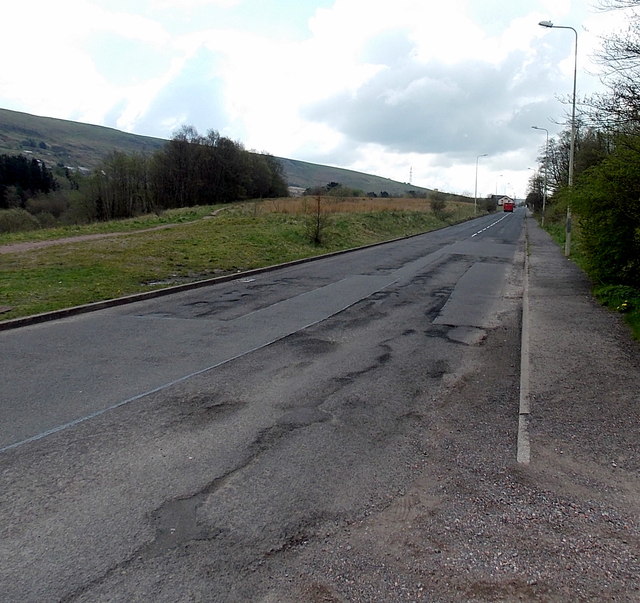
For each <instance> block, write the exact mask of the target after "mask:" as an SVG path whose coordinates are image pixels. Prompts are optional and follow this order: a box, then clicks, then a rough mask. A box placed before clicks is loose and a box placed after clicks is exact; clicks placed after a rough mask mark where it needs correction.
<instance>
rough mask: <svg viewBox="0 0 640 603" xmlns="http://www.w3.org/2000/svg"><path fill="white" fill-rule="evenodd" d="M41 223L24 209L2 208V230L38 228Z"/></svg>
mask: <svg viewBox="0 0 640 603" xmlns="http://www.w3.org/2000/svg"><path fill="white" fill-rule="evenodd" d="M38 228H40V223H39V222H38V220H37V219H36V217H35V216H32V215H31V214H30V213H29V212H28V211H26V210H24V209H19V208H14V209H2V210H0V232H21V231H25V230H37V229H38Z"/></svg>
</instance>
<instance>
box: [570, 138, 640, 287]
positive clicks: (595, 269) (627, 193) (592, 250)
mask: <svg viewBox="0 0 640 603" xmlns="http://www.w3.org/2000/svg"><path fill="white" fill-rule="evenodd" d="M634 142H635V143H636V144H637V143H638V141H634ZM570 201H571V203H572V204H573V206H574V207H575V208H576V211H577V213H578V215H579V219H580V225H581V227H582V236H583V246H584V249H585V253H586V255H587V260H588V263H589V269H590V273H591V274H592V276H593V277H594V278H595V279H597V280H598V281H600V282H601V283H605V284H609V283H618V284H624V285H629V286H632V287H636V288H640V154H639V153H637V152H636V151H635V149H633V147H632V146H630V145H629V144H625V141H624V140H620V141H619V142H618V144H617V146H616V148H615V150H614V151H613V152H612V153H611V154H610V155H609V156H608V157H607V158H606V159H604V160H603V161H602V162H601V163H600V164H598V165H597V166H595V167H593V168H591V169H589V170H588V171H587V172H586V173H585V174H583V175H582V177H581V178H580V180H579V181H578V183H577V185H576V187H575V189H574V190H573V191H571V197H570Z"/></svg>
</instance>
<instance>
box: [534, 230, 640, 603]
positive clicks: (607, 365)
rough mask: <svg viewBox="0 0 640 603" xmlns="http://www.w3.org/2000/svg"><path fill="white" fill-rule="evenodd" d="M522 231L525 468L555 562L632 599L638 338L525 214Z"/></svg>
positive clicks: (636, 547)
mask: <svg viewBox="0 0 640 603" xmlns="http://www.w3.org/2000/svg"><path fill="white" fill-rule="evenodd" d="M527 239H528V253H529V256H528V275H527V276H528V317H527V316H526V305H527V304H526V302H525V321H526V322H528V327H529V332H528V342H527V343H528V347H529V367H528V368H529V382H528V385H529V388H530V390H529V396H528V402H529V406H530V414H529V421H528V433H529V438H530V464H529V466H528V471H530V477H532V478H533V480H534V482H535V483H536V486H537V487H536V490H537V491H538V494H539V495H543V496H544V493H545V491H546V492H547V493H553V496H550V500H549V507H550V509H549V513H550V515H549V517H548V519H549V520H552V516H553V514H554V513H555V514H556V516H557V517H556V519H555V520H554V521H556V522H557V524H558V525H557V527H558V529H559V530H561V531H562V532H565V537H564V538H563V539H562V542H563V545H562V546H563V547H564V550H563V548H558V550H556V553H557V554H558V555H559V557H558V558H556V559H555V562H557V563H559V564H560V566H561V567H562V563H563V556H566V561H567V568H566V571H567V572H570V573H572V574H574V578H575V573H576V572H577V573H580V572H581V571H583V572H584V584H585V585H586V584H589V582H591V588H593V582H592V580H593V579H597V580H599V581H600V582H599V584H600V586H599V588H596V590H599V592H600V593H601V594H602V595H603V596H606V595H607V594H609V595H612V596H614V597H616V600H620V599H618V598H617V597H621V599H622V600H634V601H640V537H639V534H640V532H639V527H640V345H639V344H638V342H635V341H633V340H632V337H631V334H630V331H629V329H628V328H627V327H626V325H625V324H624V322H623V320H622V317H621V316H620V315H619V314H616V313H614V312H611V311H609V310H607V309H605V308H603V307H601V306H600V305H599V304H598V303H597V302H596V301H595V300H594V299H593V297H592V296H591V294H590V289H591V284H590V282H589V280H588V279H587V277H586V276H585V275H584V273H583V272H582V271H581V270H579V269H578V268H577V267H576V265H575V264H574V263H573V262H571V261H569V260H567V259H566V258H565V257H564V254H563V252H562V250H561V249H560V248H559V247H558V246H557V245H556V244H555V243H554V242H553V241H552V240H551V238H550V237H549V235H548V234H547V233H546V232H545V231H543V230H542V229H541V228H540V227H539V226H538V224H537V222H536V221H535V220H534V219H533V218H528V219H527ZM554 507H557V508H554ZM548 552H551V551H549V550H548ZM594 566H598V568H597V569H596V568H595V567H594ZM572 583H573V586H574V587H575V586H577V584H579V583H580V580H577V583H576V581H572ZM616 583H617V584H616ZM614 585H615V586H614ZM586 590H587V591H588V590H589V589H586ZM591 592H593V591H591ZM574 594H575V596H576V598H577V599H581V598H583V597H584V599H585V600H587V599H589V600H590V596H589V595H587V594H586V593H585V592H583V593H582V596H580V590H579V587H578V590H577V591H576V592H575V593H574ZM552 598H553V597H552Z"/></svg>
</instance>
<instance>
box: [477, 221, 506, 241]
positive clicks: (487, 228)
mask: <svg viewBox="0 0 640 603" xmlns="http://www.w3.org/2000/svg"><path fill="white" fill-rule="evenodd" d="M506 217H507V216H506V215H504V216H502V218H500V219H499V220H496V221H495V222H493V223H492V224H489V226H487V227H485V228H483V229H482V230H479V231H478V232H476V233H474V234H472V235H471V238H472V239H473V237H477V236H478V235H479V234H481V233H483V232H484V231H485V230H489V229H490V228H491V227H492V226H495V225H496V224H499V223H500V222H502V220H504V219H505V218H506Z"/></svg>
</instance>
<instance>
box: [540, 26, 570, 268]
mask: <svg viewBox="0 0 640 603" xmlns="http://www.w3.org/2000/svg"><path fill="white" fill-rule="evenodd" d="M538 25H541V26H542V27H549V28H555V29H570V30H571V31H572V32H573V33H574V34H575V36H576V43H575V50H574V61H573V101H572V103H571V104H572V107H571V146H570V149H569V186H570V187H571V186H573V160H574V156H575V149H576V77H577V73H578V32H577V31H576V30H575V29H574V28H573V27H569V26H567V25H554V24H553V23H552V22H551V21H540V23H538ZM570 253H571V205H570V204H567V223H566V239H565V244H564V254H565V255H566V256H567V257H569V254H570Z"/></svg>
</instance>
